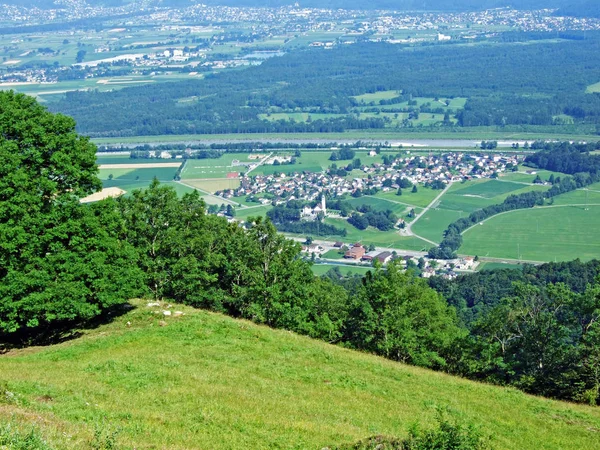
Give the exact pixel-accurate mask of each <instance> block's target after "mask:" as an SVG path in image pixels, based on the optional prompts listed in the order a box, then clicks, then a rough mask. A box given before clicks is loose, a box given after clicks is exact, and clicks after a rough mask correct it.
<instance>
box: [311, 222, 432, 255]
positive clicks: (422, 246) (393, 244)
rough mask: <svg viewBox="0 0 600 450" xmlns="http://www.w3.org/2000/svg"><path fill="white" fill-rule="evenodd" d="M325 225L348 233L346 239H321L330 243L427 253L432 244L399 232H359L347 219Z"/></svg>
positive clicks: (372, 230)
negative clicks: (359, 244) (353, 243)
mask: <svg viewBox="0 0 600 450" xmlns="http://www.w3.org/2000/svg"><path fill="white" fill-rule="evenodd" d="M325 223H327V224H329V225H334V226H336V227H338V228H344V229H345V230H346V231H347V233H348V234H347V235H346V236H345V237H340V236H323V237H319V239H323V240H329V241H339V240H343V241H344V242H360V243H362V244H363V245H371V244H373V245H375V246H376V247H383V248H399V249H406V250H415V251H427V250H428V249H429V248H430V247H431V244H430V243H428V242H425V241H423V240H421V239H419V238H416V237H413V236H402V235H401V234H400V232H399V231H398V230H390V231H379V230H377V229H375V228H372V227H369V228H367V229H366V230H359V229H357V228H355V227H354V226H352V225H350V224H349V223H348V222H347V221H346V220H345V219H336V218H331V217H328V218H326V219H325Z"/></svg>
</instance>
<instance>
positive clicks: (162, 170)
mask: <svg viewBox="0 0 600 450" xmlns="http://www.w3.org/2000/svg"><path fill="white" fill-rule="evenodd" d="M176 172H177V167H157V168H155V169H153V168H143V169H101V170H100V173H99V176H100V179H101V180H104V181H109V176H110V175H112V176H113V177H112V182H119V183H130V182H135V181H147V182H150V181H152V180H153V179H154V178H157V179H158V181H172V180H173V178H174V177H175V173H176ZM113 186H118V184H113Z"/></svg>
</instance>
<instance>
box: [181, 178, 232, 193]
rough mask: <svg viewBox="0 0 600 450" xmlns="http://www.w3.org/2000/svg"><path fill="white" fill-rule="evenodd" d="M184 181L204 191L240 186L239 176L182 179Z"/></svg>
mask: <svg viewBox="0 0 600 450" xmlns="http://www.w3.org/2000/svg"><path fill="white" fill-rule="evenodd" d="M182 183H183V184H185V185H187V186H189V187H193V188H195V189H198V190H200V191H204V192H210V193H215V192H217V191H223V190H229V189H237V188H238V187H240V180H239V178H206V179H194V180H182Z"/></svg>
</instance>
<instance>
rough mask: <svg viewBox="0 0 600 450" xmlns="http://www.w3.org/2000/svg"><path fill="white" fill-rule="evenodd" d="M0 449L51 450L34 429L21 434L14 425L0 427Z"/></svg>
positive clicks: (7, 424) (8, 424)
mask: <svg viewBox="0 0 600 450" xmlns="http://www.w3.org/2000/svg"><path fill="white" fill-rule="evenodd" d="M0 448H6V449H11V450H52V447H50V445H48V444H47V443H46V441H45V440H44V439H43V438H42V436H41V435H40V432H39V431H38V429H37V428H35V427H30V429H29V431H28V432H23V431H22V430H20V429H19V428H18V426H16V424H14V423H11V422H8V423H5V424H2V425H0Z"/></svg>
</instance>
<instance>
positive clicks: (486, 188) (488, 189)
mask: <svg viewBox="0 0 600 450" xmlns="http://www.w3.org/2000/svg"><path fill="white" fill-rule="evenodd" d="M522 188H523V185H521V184H516V183H507V182H502V181H498V180H486V181H484V182H482V183H475V184H469V185H468V186H466V187H463V188H460V189H459V188H457V189H455V190H453V191H452V194H453V195H462V196H469V195H473V196H477V197H483V198H493V197H496V196H498V195H502V194H508V193H510V192H513V191H516V190H519V189H522Z"/></svg>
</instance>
